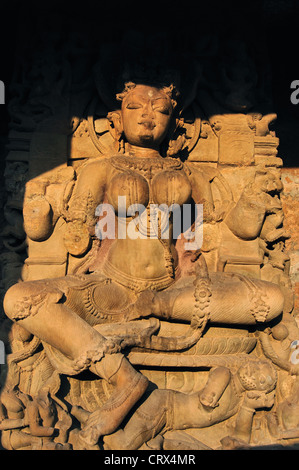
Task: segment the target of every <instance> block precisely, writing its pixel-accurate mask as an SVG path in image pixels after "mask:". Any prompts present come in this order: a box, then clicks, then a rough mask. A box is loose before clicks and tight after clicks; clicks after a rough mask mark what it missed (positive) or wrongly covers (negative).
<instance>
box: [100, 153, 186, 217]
mask: <svg viewBox="0 0 299 470" xmlns="http://www.w3.org/2000/svg"><path fill="white" fill-rule="evenodd" d="M114 160H116V159H114ZM114 160H113V161H112V163H113V166H114V168H116V169H117V170H118V172H117V173H116V174H114V176H113V177H112V178H111V180H110V183H109V185H108V188H107V197H108V201H109V203H110V204H111V205H112V206H113V208H114V210H115V211H116V212H117V210H118V203H119V199H118V198H119V197H120V196H123V197H125V206H126V209H128V208H129V207H130V206H131V205H133V204H142V205H143V206H144V207H147V206H148V205H149V204H151V203H152V204H158V205H160V204H166V205H167V206H171V205H172V204H178V205H180V206H181V205H182V204H185V203H187V202H188V200H189V199H190V197H191V184H190V182H189V179H188V178H187V176H186V174H185V172H184V171H183V169H182V167H181V166H180V167H178V166H177V165H176V166H174V167H173V168H169V162H166V164H165V166H166V169H164V165H163V164H160V165H159V166H158V165H157V164H153V165H150V163H149V164H148V165H147V166H146V167H145V165H144V164H143V165H142V166H140V167H138V165H136V161H134V167H133V168H134V169H131V168H128V163H129V159H126V160H125V164H126V165H124V164H123V161H122V160H121V159H117V161H116V162H115V161H114ZM159 163H160V162H159Z"/></svg>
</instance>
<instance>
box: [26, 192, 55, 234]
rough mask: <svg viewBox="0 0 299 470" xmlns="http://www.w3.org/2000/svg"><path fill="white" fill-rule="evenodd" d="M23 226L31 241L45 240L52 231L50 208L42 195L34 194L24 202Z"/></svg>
mask: <svg viewBox="0 0 299 470" xmlns="http://www.w3.org/2000/svg"><path fill="white" fill-rule="evenodd" d="M23 216H24V228H25V231H26V233H27V235H28V237H29V238H30V239H31V240H33V241H43V240H46V239H47V238H48V237H49V236H50V235H51V233H52V230H53V222H52V216H53V212H52V208H51V206H50V204H49V203H48V201H47V200H46V198H45V197H44V196H35V197H34V198H33V199H29V200H27V201H26V202H25V204H24V209H23Z"/></svg>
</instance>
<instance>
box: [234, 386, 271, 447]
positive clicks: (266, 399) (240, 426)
mask: <svg viewBox="0 0 299 470" xmlns="http://www.w3.org/2000/svg"><path fill="white" fill-rule="evenodd" d="M274 395H275V391H272V392H270V393H265V392H261V391H253V390H250V391H246V393H245V397H244V401H243V403H242V405H241V407H240V411H239V413H238V416H237V419H236V425H235V429H234V437H236V438H237V439H240V440H241V441H244V442H246V443H249V441H250V437H251V431H252V423H253V416H254V414H255V412H256V410H257V409H259V408H271V406H272V405H273V400H274Z"/></svg>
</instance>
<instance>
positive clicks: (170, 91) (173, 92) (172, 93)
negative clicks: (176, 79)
mask: <svg viewBox="0 0 299 470" xmlns="http://www.w3.org/2000/svg"><path fill="white" fill-rule="evenodd" d="M136 85H137V83H134V82H126V83H125V88H124V89H123V91H122V92H121V93H117V95H116V99H117V100H118V101H122V100H123V99H124V98H125V96H127V95H128V93H130V91H132V90H133V89H134V88H135V87H136ZM153 86H156V87H157V88H159V89H160V90H162V91H163V92H164V93H165V94H166V95H167V96H169V98H170V99H171V103H172V106H173V108H175V107H176V105H177V98H178V96H179V92H178V90H177V89H176V87H175V86H174V85H173V84H170V85H168V86H165V85H158V84H157V85H153Z"/></svg>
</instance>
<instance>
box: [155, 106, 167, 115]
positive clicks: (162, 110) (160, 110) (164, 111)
mask: <svg viewBox="0 0 299 470" xmlns="http://www.w3.org/2000/svg"><path fill="white" fill-rule="evenodd" d="M154 111H158V113H161V114H166V116H169V114H170V111H169V108H167V107H166V106H157V107H156V108H154Z"/></svg>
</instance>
